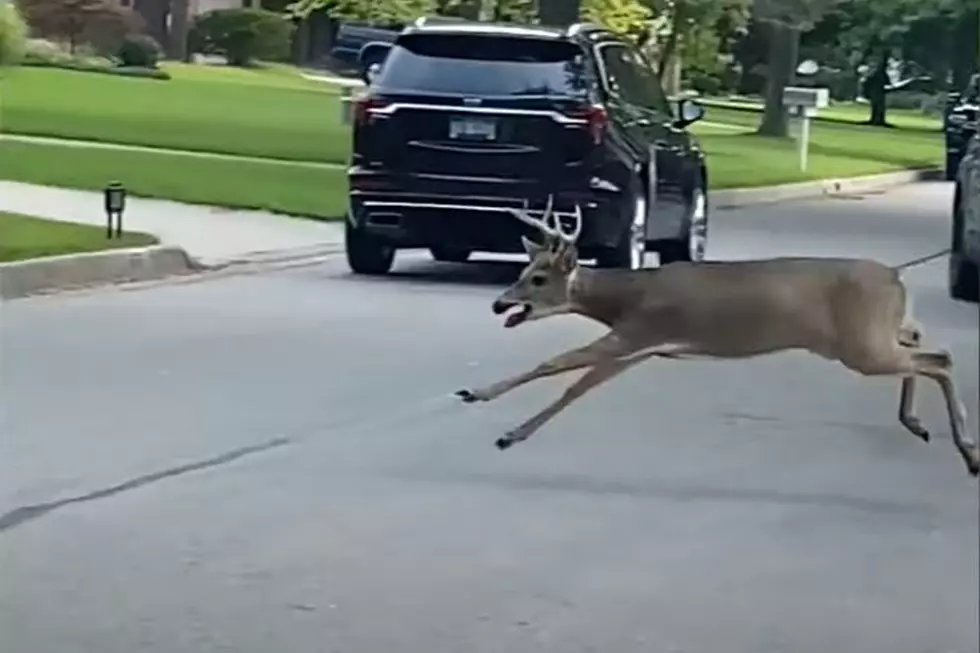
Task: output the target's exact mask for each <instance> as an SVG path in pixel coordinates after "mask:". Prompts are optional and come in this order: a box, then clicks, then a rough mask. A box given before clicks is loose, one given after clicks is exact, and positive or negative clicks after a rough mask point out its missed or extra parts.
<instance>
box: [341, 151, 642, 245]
mask: <svg viewBox="0 0 980 653" xmlns="http://www.w3.org/2000/svg"><path fill="white" fill-rule="evenodd" d="M348 178H349V185H350V191H349V202H350V207H349V212H348V219H349V220H350V221H351V222H352V223H353V224H354V225H355V226H357V227H358V228H361V229H364V230H366V231H368V232H370V233H373V234H375V235H377V236H382V237H384V238H385V239H386V240H389V241H390V242H392V243H394V244H396V245H397V246H399V247H431V246H433V245H448V246H454V247H458V248H465V249H469V250H472V251H483V252H495V253H519V252H523V251H524V249H523V247H522V245H521V236H528V237H530V238H532V239H540V234H539V233H538V232H536V231H535V230H534V228H532V227H530V226H529V225H526V224H524V223H523V222H521V221H520V220H518V219H517V218H515V217H514V216H513V214H512V213H511V211H512V210H513V209H518V208H522V207H523V206H524V203H525V201H527V205H528V212H529V213H530V214H531V216H533V217H539V216H540V215H541V214H542V213H543V211H544V208H545V205H546V203H547V193H546V192H545V191H544V190H543V188H542V187H541V185H540V184H537V183H535V182H529V181H515V180H501V179H480V178H460V177H448V176H435V175H408V176H394V175H389V174H386V173H381V172H376V171H371V170H366V169H363V168H358V167H352V168H351V169H350V171H349V175H348ZM596 185H598V186H599V187H598V188H596V187H594V186H596ZM553 206H554V214H555V215H556V216H557V217H558V218H559V219H561V220H562V222H563V223H564V224H565V225H566V229H571V228H572V223H571V222H570V221H571V220H572V219H573V217H574V210H575V208H576V207H579V208H580V209H581V211H582V219H583V224H582V233H581V235H580V236H579V241H578V244H579V247H580V248H581V249H585V250H587V249H589V248H592V247H597V246H601V247H608V246H612V245H614V244H615V243H617V242H618V240H619V238H620V237H621V235H622V233H623V231H622V230H623V229H624V228H625V227H626V225H625V222H624V221H623V220H622V219H620V216H621V213H622V212H621V210H620V207H621V206H622V202H621V194H620V193H619V189H618V188H616V187H615V186H612V185H611V184H602V183H599V184H595V183H588V182H587V183H584V184H577V185H575V186H572V187H566V188H560V189H559V190H558V191H557V192H555V197H554V205H553Z"/></svg>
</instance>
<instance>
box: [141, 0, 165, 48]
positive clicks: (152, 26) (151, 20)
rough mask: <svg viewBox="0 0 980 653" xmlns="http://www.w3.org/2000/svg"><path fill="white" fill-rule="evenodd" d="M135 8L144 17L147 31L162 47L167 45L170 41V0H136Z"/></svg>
mask: <svg viewBox="0 0 980 653" xmlns="http://www.w3.org/2000/svg"><path fill="white" fill-rule="evenodd" d="M133 8H134V9H135V10H136V12H137V13H138V14H139V15H140V16H141V17H142V18H143V22H144V23H145V24H146V33H147V34H149V35H150V36H152V37H153V40H155V41H156V42H157V43H159V44H160V47H161V48H162V47H166V46H167V45H168V44H169V41H170V32H169V30H168V29H167V12H168V11H169V0H134V2H133Z"/></svg>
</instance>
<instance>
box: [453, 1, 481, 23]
mask: <svg viewBox="0 0 980 653" xmlns="http://www.w3.org/2000/svg"><path fill="white" fill-rule="evenodd" d="M480 4H481V3H480V0H462V1H461V2H460V3H459V4H457V5H455V7H454V9H453V10H450V11H449V13H451V14H454V15H456V16H459V17H460V18H465V19H466V20H479V19H480Z"/></svg>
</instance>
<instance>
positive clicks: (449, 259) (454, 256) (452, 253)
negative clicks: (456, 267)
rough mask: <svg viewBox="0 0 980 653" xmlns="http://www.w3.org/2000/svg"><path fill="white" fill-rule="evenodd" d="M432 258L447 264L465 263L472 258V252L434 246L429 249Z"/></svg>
mask: <svg viewBox="0 0 980 653" xmlns="http://www.w3.org/2000/svg"><path fill="white" fill-rule="evenodd" d="M429 251H430V252H431V253H432V258H434V259H435V260H437V261H442V262H445V263H465V262H466V261H467V259H469V258H470V254H471V253H472V252H470V250H468V249H465V248H461V247H452V246H451V245H450V246H446V245H433V246H432V247H430V248H429Z"/></svg>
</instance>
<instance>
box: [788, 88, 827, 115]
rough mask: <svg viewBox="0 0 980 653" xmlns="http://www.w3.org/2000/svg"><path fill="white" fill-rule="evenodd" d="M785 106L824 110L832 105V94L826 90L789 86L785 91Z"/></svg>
mask: <svg viewBox="0 0 980 653" xmlns="http://www.w3.org/2000/svg"><path fill="white" fill-rule="evenodd" d="M783 104H785V105H786V106H789V107H802V108H804V109H824V108H826V107H827V106H829V104H830V93H829V92H828V91H827V89H825V88H806V87H802V86H787V87H786V90H784V91H783Z"/></svg>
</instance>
